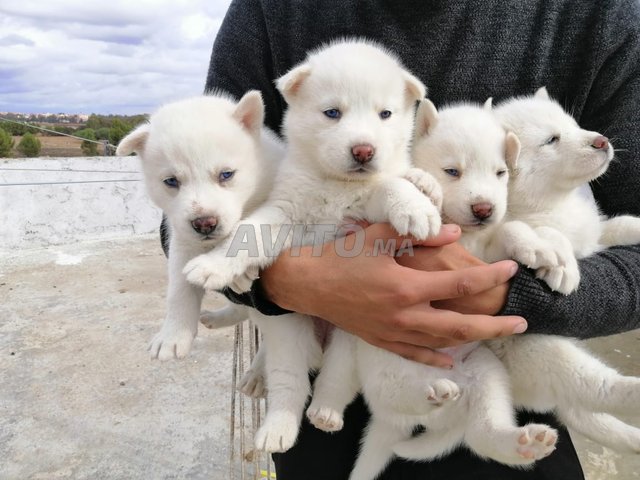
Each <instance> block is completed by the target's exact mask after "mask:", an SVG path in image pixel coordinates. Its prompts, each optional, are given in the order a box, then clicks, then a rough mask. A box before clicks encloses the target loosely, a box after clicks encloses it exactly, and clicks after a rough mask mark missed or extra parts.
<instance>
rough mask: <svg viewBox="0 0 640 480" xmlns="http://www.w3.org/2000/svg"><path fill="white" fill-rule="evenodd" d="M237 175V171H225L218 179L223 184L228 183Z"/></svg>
mask: <svg viewBox="0 0 640 480" xmlns="http://www.w3.org/2000/svg"><path fill="white" fill-rule="evenodd" d="M235 173H236V171H235V170H225V171H223V172H220V175H219V176H218V178H219V179H220V181H221V182H226V181H227V180H230V179H231V177H233V176H234V175H235Z"/></svg>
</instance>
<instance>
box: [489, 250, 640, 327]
mask: <svg viewBox="0 0 640 480" xmlns="http://www.w3.org/2000/svg"><path fill="white" fill-rule="evenodd" d="M579 263H580V272H581V277H582V278H581V282H580V287H579V288H578V290H577V291H576V292H574V293H572V294H571V295H567V296H564V295H561V294H558V293H554V292H552V291H551V290H550V289H549V288H548V287H547V286H546V284H544V283H542V282H540V280H538V279H536V278H535V274H534V272H533V271H531V270H526V269H524V268H522V269H521V270H520V272H519V273H518V274H517V275H516V277H514V278H513V280H512V282H511V288H510V291H509V295H508V298H507V303H506V305H505V307H504V309H503V310H502V311H501V314H503V315H522V316H523V317H524V318H526V319H527V321H528V323H529V329H528V330H527V332H528V333H544V334H553V335H562V336H570V337H577V338H593V337H598V336H604V335H612V334H615V333H620V332H625V331H629V330H633V329H635V328H640V246H631V247H614V248H611V249H608V250H606V251H603V252H600V253H598V254H595V255H592V256H591V257H588V258H586V259H584V260H581V261H580V262H579Z"/></svg>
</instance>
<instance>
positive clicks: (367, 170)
mask: <svg viewBox="0 0 640 480" xmlns="http://www.w3.org/2000/svg"><path fill="white" fill-rule="evenodd" d="M373 172H375V169H373V168H366V167H355V168H352V169H349V170H347V173H373Z"/></svg>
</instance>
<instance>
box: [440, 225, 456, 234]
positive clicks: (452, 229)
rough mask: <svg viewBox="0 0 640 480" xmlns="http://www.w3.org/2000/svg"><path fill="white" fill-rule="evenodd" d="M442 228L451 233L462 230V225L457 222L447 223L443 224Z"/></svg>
mask: <svg viewBox="0 0 640 480" xmlns="http://www.w3.org/2000/svg"><path fill="white" fill-rule="evenodd" d="M442 229H443V230H445V231H447V232H449V233H458V232H459V231H460V227H459V226H458V225H455V224H452V223H451V224H447V225H443V226H442Z"/></svg>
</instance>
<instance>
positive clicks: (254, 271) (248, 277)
mask: <svg viewBox="0 0 640 480" xmlns="http://www.w3.org/2000/svg"><path fill="white" fill-rule="evenodd" d="M259 272H260V270H259V269H258V267H249V268H248V269H247V271H246V272H244V273H243V274H240V275H236V276H235V277H234V279H233V282H231V284H230V285H229V288H231V290H233V291H234V292H236V293H244V292H248V291H250V290H251V286H252V285H253V282H254V281H255V280H256V279H257V278H258V277H259V276H260V275H259Z"/></svg>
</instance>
